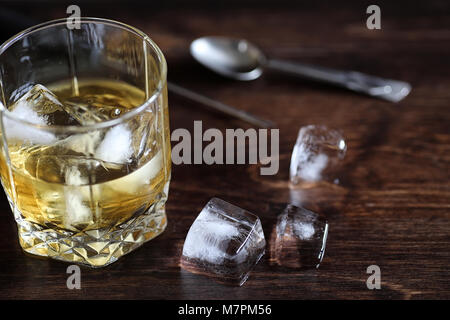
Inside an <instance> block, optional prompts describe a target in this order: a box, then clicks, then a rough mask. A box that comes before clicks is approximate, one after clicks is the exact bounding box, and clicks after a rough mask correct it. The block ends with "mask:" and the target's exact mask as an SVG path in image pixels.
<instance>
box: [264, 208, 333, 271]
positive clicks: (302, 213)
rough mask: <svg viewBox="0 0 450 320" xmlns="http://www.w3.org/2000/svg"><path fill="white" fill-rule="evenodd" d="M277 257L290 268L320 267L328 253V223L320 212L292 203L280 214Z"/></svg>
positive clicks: (280, 263)
mask: <svg viewBox="0 0 450 320" xmlns="http://www.w3.org/2000/svg"><path fill="white" fill-rule="evenodd" d="M275 233H276V238H275V249H274V252H272V254H273V259H272V260H274V261H275V263H276V264H278V265H280V266H284V267H290V268H313V267H316V268H318V267H319V264H320V263H321V261H322V259H323V256H324V254H325V246H326V242H327V236H328V222H327V221H326V220H325V219H324V218H323V217H321V216H319V214H317V213H315V212H312V211H309V210H307V209H305V208H301V207H296V206H294V205H291V204H289V205H288V206H287V207H286V209H284V211H283V212H282V213H281V214H280V215H279V216H278V221H277V225H276V229H275Z"/></svg>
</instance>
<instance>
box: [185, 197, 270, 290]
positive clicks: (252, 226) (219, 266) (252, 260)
mask: <svg viewBox="0 0 450 320" xmlns="http://www.w3.org/2000/svg"><path fill="white" fill-rule="evenodd" d="M265 246H266V241H265V238H264V233H263V230H262V227H261V222H260V220H259V218H258V217H257V216H256V215H254V214H252V213H250V212H248V211H246V210H244V209H241V208H239V207H236V206H234V205H232V204H230V203H228V202H225V201H223V200H221V199H218V198H212V199H211V200H210V201H209V202H208V203H207V204H206V206H205V207H204V208H203V210H202V211H201V212H200V214H199V215H198V216H197V218H196V219H195V221H194V223H193V224H192V226H191V228H190V229H189V232H188V234H187V236H186V239H185V241H184V246H183V254H182V257H181V266H182V267H183V268H184V269H186V270H188V271H190V272H193V273H199V274H204V275H208V276H211V277H214V279H215V280H217V281H219V282H225V283H229V284H237V285H242V284H244V282H245V281H246V280H247V278H248V275H249V272H250V270H251V269H252V268H253V267H254V266H255V265H256V264H257V263H258V261H259V259H260V258H261V257H262V256H263V255H264V251H265Z"/></svg>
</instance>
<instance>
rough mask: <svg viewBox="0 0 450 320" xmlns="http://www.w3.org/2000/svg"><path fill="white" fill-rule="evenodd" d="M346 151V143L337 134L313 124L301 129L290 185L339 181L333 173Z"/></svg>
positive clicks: (292, 160) (292, 162) (291, 168)
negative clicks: (303, 182) (304, 182)
mask: <svg viewBox="0 0 450 320" xmlns="http://www.w3.org/2000/svg"><path fill="white" fill-rule="evenodd" d="M346 151H347V144H346V142H345V140H344V138H343V137H342V135H341V134H340V133H339V132H338V131H336V130H332V129H328V128H327V127H325V126H316V125H308V126H305V127H302V128H300V131H299V133H298V137H297V142H296V143H295V146H294V150H293V151H292V156H291V165H290V180H291V182H292V183H293V184H298V183H300V182H302V181H306V182H316V181H320V180H331V181H333V182H336V181H338V180H336V179H337V176H336V172H335V170H336V168H337V167H338V166H337V164H338V163H339V161H340V160H342V159H343V158H344V156H345V153H346Z"/></svg>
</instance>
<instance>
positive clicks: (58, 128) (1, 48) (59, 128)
mask: <svg viewBox="0 0 450 320" xmlns="http://www.w3.org/2000/svg"><path fill="white" fill-rule="evenodd" d="M68 20H69V18H62V19H55V20H50V21H46V22H43V23H40V24H37V25H34V26H32V27H30V28H28V29H25V30H23V31H21V32H19V33H17V34H16V35H14V36H12V37H11V38H9V39H8V40H6V41H5V42H3V44H1V45H0V56H1V55H2V54H3V53H4V52H5V51H6V50H7V49H8V48H9V47H10V46H11V45H13V44H15V43H16V42H17V41H19V40H20V39H23V38H24V37H26V36H28V35H30V34H33V33H36V32H38V31H41V30H45V29H48V28H52V27H55V26H58V25H63V24H67V21H68ZM80 23H102V24H105V25H110V26H114V27H119V28H122V29H124V30H126V31H129V32H132V33H134V34H135V35H137V36H138V37H140V38H141V39H142V40H143V41H146V42H147V44H148V45H150V47H151V49H153V50H154V52H156V55H157V58H158V60H159V61H157V62H158V63H159V65H160V66H161V76H160V79H159V80H158V85H157V86H156V88H155V89H154V90H153V91H152V93H151V94H149V98H148V99H146V100H145V101H144V102H143V103H142V104H141V105H139V106H138V107H136V108H133V109H132V110H131V111H129V112H127V113H125V114H123V115H121V116H119V117H117V118H115V119H111V120H106V121H102V122H97V123H94V124H88V125H82V126H74V125H69V126H64V125H41V124H36V123H33V122H29V121H27V120H25V119H21V118H17V117H16V116H15V115H14V114H12V113H11V112H9V111H8V109H7V108H6V106H3V104H2V102H1V101H0V113H2V114H3V115H5V116H6V117H8V118H10V119H12V120H14V121H17V122H20V123H22V124H24V125H27V126H30V127H34V128H37V129H40V130H46V131H51V132H73V133H84V132H86V131H90V130H97V129H102V128H107V127H111V126H114V125H117V124H120V123H123V122H124V121H127V120H129V119H131V118H133V117H134V116H136V115H138V114H140V113H141V112H143V111H144V110H145V109H147V107H148V106H149V105H150V104H151V103H153V102H154V101H155V100H156V99H157V98H158V96H159V95H160V94H161V92H162V90H163V88H164V86H165V84H166V78H167V63H166V59H165V58H164V54H163V53H162V51H161V49H160V48H159V47H158V45H157V44H156V43H155V42H154V41H153V40H152V39H151V38H150V37H149V36H148V35H147V34H145V33H144V32H142V31H141V30H139V29H137V28H135V27H132V26H130V25H128V24H126V23H123V22H119V21H115V20H111V19H105V18H94V17H81V18H80ZM2 122H3V120H2Z"/></svg>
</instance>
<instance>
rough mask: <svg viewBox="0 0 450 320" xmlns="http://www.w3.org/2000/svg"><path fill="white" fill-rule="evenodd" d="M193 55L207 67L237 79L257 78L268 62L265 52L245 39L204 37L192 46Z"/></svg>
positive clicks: (195, 41)
mask: <svg viewBox="0 0 450 320" xmlns="http://www.w3.org/2000/svg"><path fill="white" fill-rule="evenodd" d="M190 51H191V55H192V56H193V57H194V58H195V59H196V60H197V61H198V62H200V63H201V64H202V65H204V66H205V67H206V68H209V69H211V70H213V71H215V72H217V73H218V74H221V75H223V76H225V77H229V78H233V79H236V80H243V81H249V80H255V79H257V78H259V77H260V76H261V74H262V72H263V66H264V65H265V64H266V61H267V60H266V58H265V56H264V54H263V53H262V52H261V51H260V50H259V49H258V48H257V47H256V46H254V45H253V44H251V43H249V42H248V41H246V40H243V39H230V38H225V37H203V38H199V39H196V40H194V41H193V42H192V43H191V46H190Z"/></svg>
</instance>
